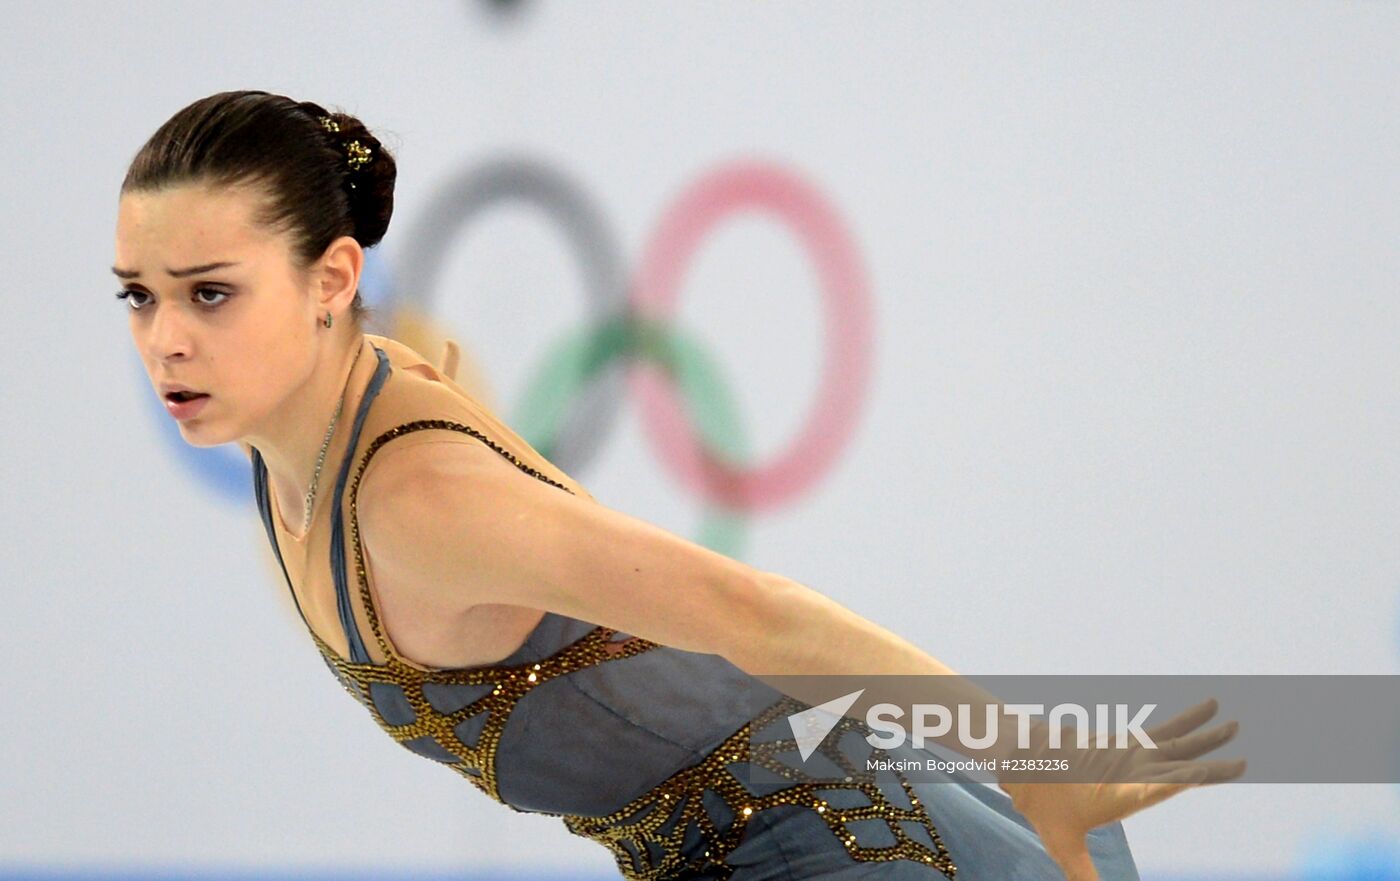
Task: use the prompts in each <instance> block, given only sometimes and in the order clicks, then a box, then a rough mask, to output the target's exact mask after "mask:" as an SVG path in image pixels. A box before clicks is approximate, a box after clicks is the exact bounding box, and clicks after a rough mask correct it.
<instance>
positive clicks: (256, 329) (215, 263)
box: [113, 184, 319, 447]
mask: <svg viewBox="0 0 1400 881" xmlns="http://www.w3.org/2000/svg"><path fill="white" fill-rule="evenodd" d="M258 205H259V202H258V195H257V193H256V192H255V191H252V190H248V189H230V188H218V189H213V188H209V187H207V186H204V185H195V184H190V185H183V186H178V187H174V188H170V189H165V190H160V191H157V192H129V193H126V194H124V195H123V196H122V197H121V201H120V204H119V207H118V212H117V235H116V262H115V264H114V266H113V269H114V271H117V274H118V276H119V277H121V278H122V280H123V289H124V290H125V291H126V292H127V296H126V298H125V299H124V300H123V301H122V308H123V309H125V310H127V312H128V320H129V322H130V325H131V337H132V340H133V341H134V342H135V344H136V350H137V352H138V353H139V354H140V356H141V361H142V363H143V364H144V365H145V367H146V373H147V376H148V377H149V379H150V382H151V386H152V388H153V390H154V392H155V394H156V395H157V396H158V397H159V398H161V400H162V403H165V404H167V406H168V403H167V402H168V399H167V398H166V389H165V388H163V386H165V385H166V384H172V385H179V386H184V387H186V388H189V389H192V390H194V391H198V392H205V393H207V394H208V396H209V397H208V398H207V399H204V400H203V403H202V404H196V405H195V406H193V407H192V406H185V407H175V408H173V409H171V415H172V416H173V417H175V418H176V420H177V424H178V425H179V426H180V432H181V434H183V435H184V437H185V440H186V441H188V442H189V443H191V444H193V445H195V446H201V447H203V446H213V445H216V444H223V443H229V442H231V441H234V440H238V439H239V438H241V437H244V436H245V435H249V434H253V433H255V432H257V431H258V430H259V428H260V426H262V425H264V424H266V423H267V422H268V420H270V419H271V417H272V414H273V413H274V412H275V411H276V410H277V407H278V405H279V403H281V402H282V401H284V400H285V399H286V398H287V397H288V396H290V395H291V394H293V393H294V392H295V391H296V390H297V389H298V388H299V387H301V386H302V385H303V384H304V383H305V382H306V381H307V380H308V378H309V377H310V376H311V374H312V372H313V370H314V368H315V363H316V339H315V327H316V322H317V320H318V317H319V316H318V315H317V308H318V303H317V301H316V297H314V296H312V293H311V292H312V285H313V284H315V281H314V278H315V274H314V272H306V273H302V272H298V271H297V268H296V266H295V265H294V262H293V259H292V253H291V248H290V240H289V238H288V237H287V236H286V235H285V234H281V233H277V232H275V231H271V230H268V229H265V228H263V227H260V226H258V225H256V224H255V223H254V222H253V213H254V210H255V208H256V207H258ZM132 273H134V274H132ZM196 408H197V409H196Z"/></svg>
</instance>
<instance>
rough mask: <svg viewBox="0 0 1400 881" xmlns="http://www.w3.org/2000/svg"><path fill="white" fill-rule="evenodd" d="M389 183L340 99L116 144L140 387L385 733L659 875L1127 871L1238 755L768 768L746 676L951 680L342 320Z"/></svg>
mask: <svg viewBox="0 0 1400 881" xmlns="http://www.w3.org/2000/svg"><path fill="white" fill-rule="evenodd" d="M394 179H395V164H394V159H393V157H392V156H391V155H390V154H389V152H387V151H386V150H385V149H384V147H383V146H382V145H381V144H380V143H379V141H378V140H377V139H376V138H375V137H374V136H373V135H372V134H370V132H368V131H367V130H366V129H365V127H364V126H363V125H362V124H361V123H360V122H359V121H358V120H356V119H354V118H353V117H350V116H347V115H344V114H340V113H330V112H328V111H326V110H325V109H323V108H322V107H320V106H318V105H316V104H312V103H307V102H300V103H299V102H296V101H293V100H291V99H289V98H286V97H282V96H277V95H271V94H268V93H266V92H261V91H239V92H224V93H220V94H215V95H212V96H210V97H207V98H203V99H201V100H198V101H195V102H194V103H192V104H190V105H189V106H188V107H185V108H184V109H182V110H180V111H179V112H178V113H176V114H175V115H174V116H173V117H171V119H170V120H169V121H167V122H166V123H165V124H164V125H162V126H161V127H160V128H159V130H157V131H156V132H155V134H154V135H152V137H151V138H150V140H149V141H147V142H146V144H145V145H144V146H142V148H141V149H140V151H139V152H138V154H137V155H136V157H135V158H134V160H133V161H132V163H131V166H130V169H129V171H128V173H127V176H126V178H125V180H124V182H123V184H122V188H121V196H120V200H119V209H118V221H117V235H116V265H115V266H114V267H113V271H114V272H115V273H116V274H117V275H118V276H119V277H120V278H122V279H124V281H125V284H124V289H123V290H122V291H120V292H119V293H118V295H117V296H118V297H120V298H122V299H123V300H125V301H126V305H127V307H128V309H129V321H130V327H131V333H132V339H133V341H134V343H135V345H136V348H137V350H138V352H139V353H140V356H141V359H142V361H143V363H144V365H145V368H146V370H147V372H148V374H149V376H150V380H151V384H152V386H153V387H154V389H155V392H156V394H158V395H159V396H160V397H161V398H162V400H164V401H165V402H166V404H167V406H168V407H169V409H170V412H171V414H172V415H173V416H174V417H175V418H176V419H177V420H179V425H180V430H181V433H182V434H183V436H184V438H185V440H186V441H187V442H189V443H191V444H193V445H195V446H200V447H207V446H213V445H216V444H223V443H229V442H237V443H239V444H240V446H242V447H243V448H244V449H245V451H247V452H248V454H249V456H250V461H251V464H252V468H253V476H254V484H255V489H256V496H257V502H258V507H259V511H260V513H261V516H262V520H263V523H264V525H265V527H266V529H267V533H268V538H269V541H270V543H271V547H272V549H273V551H274V553H275V554H276V555H277V558H278V560H279V561H280V563H281V565H282V568H283V571H284V573H285V575H286V578H287V583H288V587H289V588H290V589H291V592H292V597H293V599H294V600H295V603H296V606H297V610H298V612H299V613H300V614H301V617H302V619H303V621H304V623H305V624H306V626H307V629H308V632H309V634H310V637H311V639H312V640H313V641H314V642H315V644H316V647H317V648H318V650H319V651H320V653H321V655H322V656H323V658H324V659H325V661H326V663H327V665H328V666H329V667H330V669H331V671H332V672H333V673H334V674H335V675H336V677H337V678H338V679H339V681H340V682H341V684H342V685H343V686H344V687H345V689H346V690H347V691H349V692H350V693H351V694H352V695H353V696H354V697H355V698H356V699H357V700H358V701H360V702H361V703H362V704H363V705H364V706H365V707H366V708H367V709H368V711H369V712H370V715H371V717H372V718H373V719H374V721H375V722H376V723H377V724H378V725H380V726H381V727H383V728H384V730H385V731H386V732H387V733H388V734H389V735H390V736H391V737H392V738H393V739H394V740H395V741H397V742H398V743H400V744H402V745H403V746H404V747H406V748H408V749H410V750H412V751H414V752H416V753H418V754H420V755H422V756H424V757H426V758H428V759H431V760H434V761H438V762H441V763H443V764H445V765H447V766H448V767H450V768H451V769H452V770H454V771H456V772H457V773H459V774H461V775H462V776H464V777H465V778H466V779H467V780H469V781H471V782H472V783H473V784H474V785H475V786H477V787H478V788H479V789H481V790H482V791H483V792H484V793H486V794H487V795H488V796H490V797H491V798H493V799H495V800H497V801H500V802H502V803H504V804H505V805H507V806H509V807H511V808H512V809H514V810H517V811H522V812H528V813H540V814H546V815H551V816H556V817H561V818H562V819H563V821H564V823H565V825H566V827H567V828H568V830H569V831H571V832H573V833H575V834H578V835H582V836H585V837H588V838H591V839H593V840H595V841H597V842H599V843H601V844H603V845H604V846H605V847H607V848H609V850H610V851H611V852H612V854H613V856H614V857H615V859H616V860H617V865H618V868H619V870H620V871H621V873H622V875H623V877H625V878H629V879H657V881H662V879H665V881H674V879H700V878H715V879H720V878H728V879H734V881H757V879H782V881H795V879H812V878H821V879H855V878H877V877H878V878H882V879H888V881H894V879H900V881H913V879H918V881H929V879H934V878H939V877H942V878H949V879H951V878H954V877H955V876H956V878H957V879H958V881H1046V879H1054V878H1059V877H1062V874H1063V876H1064V877H1067V878H1069V879H1071V881H1098V879H1101V878H1102V879H1107V881H1132V879H1137V878H1138V873H1137V870H1136V867H1135V866H1134V863H1133V859H1132V855H1131V853H1130V851H1129V849H1128V844H1127V841H1126V838H1125V837H1124V834H1123V829H1122V825H1121V823H1119V822H1118V820H1120V819H1121V818H1122V817H1125V816H1127V815H1129V814H1131V813H1133V812H1135V811H1138V810H1141V809H1142V808H1144V807H1146V806H1148V805H1150V804H1153V803H1156V802H1158V801H1161V800H1162V799H1165V798H1167V797H1169V796H1171V795H1173V794H1175V793H1176V792H1179V791H1182V790H1183V789H1185V788H1187V787H1188V786H1192V785H1199V784H1201V783H1204V782H1213V781H1217V780H1221V779H1229V778H1231V777H1233V776H1238V774H1239V773H1242V771H1243V767H1242V765H1239V766H1236V765H1233V764H1232V765H1230V766H1229V767H1228V768H1222V767H1215V768H1213V769H1211V770H1209V772H1208V773H1207V772H1205V771H1202V770H1201V769H1202V768H1204V767H1205V766H1206V765H1208V764H1210V763H1199V764H1198V763H1195V762H1190V761H1186V760H1188V759H1194V758H1195V757H1196V756H1198V755H1200V754H1202V753H1204V752H1206V751H1208V750H1211V749H1214V748H1215V747H1217V746H1219V745H1220V744H1221V743H1224V742H1225V741H1226V740H1228V739H1229V738H1230V737H1231V736H1233V733H1234V732H1233V729H1232V728H1231V726H1228V725H1227V726H1220V728H1217V729H1215V730H1212V731H1194V729H1196V728H1198V727H1199V726H1200V725H1201V724H1203V723H1204V722H1205V721H1206V719H1207V718H1209V716H1210V715H1211V714H1212V713H1213V712H1214V707H1213V706H1210V705H1209V702H1208V704H1207V705H1203V706H1202V707H1199V708H1197V709H1196V710H1193V711H1188V713H1186V714H1183V715H1182V716H1180V717H1178V718H1177V719H1175V720H1173V721H1171V722H1169V723H1167V724H1166V725H1164V726H1162V727H1161V728H1159V729H1156V730H1154V731H1153V732H1151V733H1152V734H1153V735H1154V739H1155V740H1157V742H1158V744H1159V745H1162V746H1163V750H1162V752H1161V754H1160V756H1159V759H1161V758H1170V759H1174V760H1175V761H1173V762H1167V763H1166V764H1158V765H1155V766H1146V765H1144V766H1143V773H1142V774H1141V775H1139V777H1138V779H1137V780H1136V781H1135V782H1121V783H1113V784H1107V785H1091V784H1084V783H1042V782H1030V783H1010V782H1002V783H1001V784H1000V788H1001V790H1002V791H997V789H995V788H992V787H990V786H986V785H983V784H981V783H978V782H975V781H973V780H971V779H970V778H966V777H962V776H958V775H954V778H953V779H954V782H951V783H937V784H934V783H922V784H920V783H914V782H911V781H910V780H908V779H907V776H906V775H904V774H902V773H900V772H898V771H877V772H873V773H872V772H870V771H868V770H866V764H865V763H864V761H863V756H862V755H860V754H859V753H860V750H861V749H864V751H865V753H867V754H868V753H870V752H871V748H870V747H869V746H868V745H866V746H863V747H862V746H861V745H862V744H864V743H865V741H864V740H863V739H862V738H860V737H845V736H841V737H839V738H838V737H837V736H836V735H832V736H829V737H828V738H826V740H825V741H823V744H822V746H821V747H820V748H819V749H820V752H821V754H822V756H823V757H824V758H826V759H829V760H830V767H831V768H832V769H833V770H832V771H831V772H830V773H828V774H826V775H825V776H823V775H820V774H817V773H816V772H813V771H808V772H806V773H805V774H804V775H798V774H796V773H795V772H794V773H790V774H789V773H787V772H785V771H784V770H783V769H784V768H790V767H791V765H792V763H791V762H785V761H780V760H779V759H780V758H781V754H782V751H783V749H784V748H789V752H791V750H790V748H791V747H792V746H793V743H792V741H791V740H786V741H785V740H783V724H784V721H785V718H784V714H785V713H787V712H792V711H794V710H795V709H801V708H802V707H804V706H805V705H806V704H794V703H793V702H792V701H791V699H790V698H789V697H788V696H786V695H784V694H782V693H780V692H778V691H777V690H775V689H772V688H771V687H769V686H767V685H766V684H764V683H763V682H762V681H761V680H760V679H759V678H758V674H768V673H813V674H852V673H855V674H894V673H902V674H951V673H952V671H951V670H950V669H949V668H948V667H946V666H944V665H943V664H942V663H940V662H939V661H937V660H936V659H934V658H933V657H931V656H929V655H928V654H926V653H924V652H922V651H920V650H919V649H917V648H915V647H914V646H913V645H910V644H909V643H908V642H905V641H904V640H902V639H900V638H899V637H897V636H896V635H894V634H892V633H890V632H889V631H887V630H884V629H883V628H880V627H878V626H876V625H875V624H873V623H871V622H869V621H867V620H865V619H864V618H861V617H859V616H858V615H856V614H854V613H852V612H850V611H849V610H847V609H845V608H843V607H841V606H840V605H838V604H836V603H834V602H832V601H831V600H829V599H827V598H826V597H824V596H823V595H822V594H820V593H817V592H816V591H813V590H811V589H809V588H807V587H804V586H802V585H800V584H798V583H796V582H794V581H792V580H790V579H787V578H784V577H781V576H779V575H777V574H775V573H771V572H763V571H758V570H756V569H754V568H752V567H749V566H747V565H745V564H743V563H741V562H738V561H736V560H733V559H730V558H728V557H726V556H724V555H721V554H717V553H715V552H713V551H710V550H708V549H707V548H704V547H702V546H699V545H697V544H693V543H691V542H689V541H686V540H684V539H682V538H679V537H677V536H675V535H672V534H670V533H668V532H666V531H664V530H662V529H660V528H657V527H655V526H653V525H650V524H648V523H646V522H643V521H641V520H638V519H635V518H632V517H629V516H627V515H624V514H622V513H620V512H617V511H613V510H610V509H608V508H607V507H605V506H603V505H601V504H599V503H598V502H596V501H595V500H594V499H593V498H592V496H590V495H589V494H588V492H586V491H585V490H584V488H583V487H582V486H580V485H579V484H578V483H577V482H576V481H575V480H573V479H572V478H570V477H569V476H568V475H567V474H565V473H563V472H562V471H561V470H560V469H559V468H557V467H555V466H554V465H553V464H552V463H550V462H549V461H548V460H546V459H545V458H544V457H543V456H541V455H540V454H539V453H537V452H536V451H535V450H534V449H532V448H531V447H530V445H529V444H527V443H526V442H525V441H524V440H523V439H521V438H520V437H519V436H518V435H517V434H516V433H515V432H513V431H512V430H511V429H510V428H509V427H508V426H506V425H505V424H504V423H503V422H502V421H501V420H500V419H498V418H497V417H496V416H495V415H494V414H493V413H491V412H490V411H489V410H488V409H487V408H486V407H484V406H483V405H482V404H480V403H479V402H478V401H477V400H475V399H474V398H473V397H472V396H471V395H470V394H468V393H467V392H466V391H465V390H464V389H463V388H461V387H460V386H459V385H458V384H457V383H456V382H455V381H454V379H453V374H454V372H455V367H454V366H453V365H452V364H451V363H448V362H451V361H453V360H454V357H453V356H452V354H451V352H452V349H451V344H450V343H449V354H448V355H447V356H445V359H444V363H443V364H441V365H435V364H432V363H429V362H428V361H427V360H425V359H424V358H423V357H421V356H420V355H419V354H418V353H417V352H415V351H413V350H412V349H411V348H409V347H408V346H405V345H403V344H401V343H399V342H397V341H395V340H393V339H390V338H388V337H384V336H377V335H373V334H368V333H365V332H363V330H362V320H363V316H364V313H365V310H364V307H363V306H362V304H361V301H360V296H359V293H358V290H357V287H358V283H359V279H360V272H361V268H362V266H363V249H364V248H367V247H370V246H372V245H374V244H376V243H378V242H379V241H380V239H381V238H382V237H383V236H384V233H385V231H386V229H387V227H388V225H389V218H390V214H391V212H392V207H393V191H394ZM365 634H368V635H369V638H365ZM948 678H949V679H952V678H955V677H952V676H949V677H948ZM765 689H767V694H766V696H765V691H764V690H765ZM756 696H757V697H760V698H763V699H764V700H763V701H762V702H760V703H755V702H754V698H755V697H756ZM770 699H771V700H770ZM755 706H765V707H768V709H767V710H765V711H764V712H762V713H757V714H756V713H754V711H753V708H754V707H755ZM853 725H854V720H852V719H841V720H840V724H839V725H838V730H841V731H846V730H848V729H847V728H844V727H842V726H853ZM859 730H868V729H859ZM1193 732H1194V733H1193ZM771 733H776V735H777V737H776V738H774V737H770V736H769V734H771ZM789 734H790V731H789ZM833 741H839V742H838V744H837V746H835V747H833V746H831V745H830V744H831V742H833ZM852 743H855V744H856V745H855V746H854V747H853V746H851V744H852ZM1168 746H1169V747H1170V749H1168V748H1167V747H1168ZM888 754H889V755H893V753H888ZM1143 761H1146V760H1145V759H1143ZM745 762H747V764H745ZM1217 764H1218V765H1222V766H1223V764H1224V763H1217ZM760 766H761V767H760ZM745 767H747V768H749V769H751V770H755V771H757V770H764V771H766V773H768V774H769V775H770V777H772V778H774V779H771V780H769V781H768V782H767V783H763V782H762V781H760V780H759V779H758V776H761V775H755V774H746V773H744V771H743V769H744V768H745ZM1182 768H1187V769H1188V773H1184V774H1183V773H1182V771H1181V770H1180V769H1182ZM1173 769H1176V770H1175V772H1174V773H1163V772H1164V771H1172V770H1173ZM1003 791H1004V792H1005V793H1006V794H1003ZM1008 795H1009V796H1010V798H1008V797H1007V796H1008Z"/></svg>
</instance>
